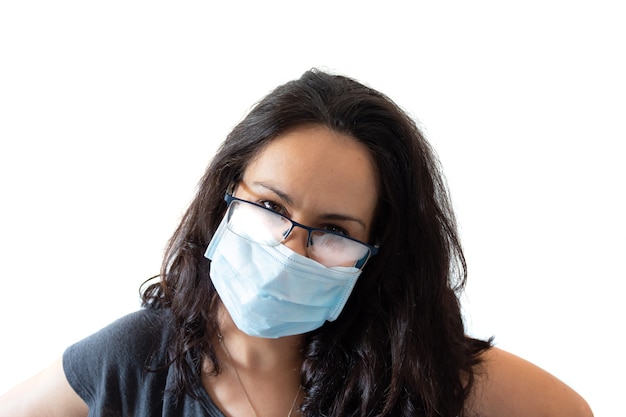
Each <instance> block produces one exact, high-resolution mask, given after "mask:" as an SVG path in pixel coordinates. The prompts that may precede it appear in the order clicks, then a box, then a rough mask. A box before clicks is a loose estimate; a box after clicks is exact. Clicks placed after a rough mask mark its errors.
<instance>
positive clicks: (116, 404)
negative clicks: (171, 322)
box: [63, 309, 224, 417]
mask: <svg viewBox="0 0 626 417" xmlns="http://www.w3.org/2000/svg"><path fill="white" fill-rule="evenodd" d="M169 314H170V313H169V310H166V309H159V310H152V309H142V310H139V311H137V312H135V313H132V314H129V315H128V316H126V317H123V318H121V319H119V320H117V321H115V322H114V323H112V324H110V325H109V326H107V327H105V328H104V329H102V330H100V331H99V332H97V333H95V334H93V335H91V336H89V337H87V338H86V339H84V340H82V341H80V342H78V343H76V344H74V345H72V346H70V347H69V348H67V350H66V351H65V353H64V354H63V369H64V371H65V376H66V377H67V380H68V381H69V383H70V385H71V386H72V388H73V389H74V390H75V391H76V393H77V394H78V395H79V396H80V397H81V398H82V399H83V400H84V401H85V402H86V403H87V405H88V406H89V416H93V417H95V416H98V417H117V416H120V417H121V416H123V417H130V416H133V417H140V416H163V417H174V416H175V417H192V416H193V417H197V416H207V417H224V414H222V412H221V411H220V410H219V409H218V408H217V407H216V406H215V404H214V403H213V401H212V400H211V398H210V397H209V395H208V393H207V392H206V390H205V389H204V387H203V386H202V383H201V380H200V378H198V380H197V381H196V382H195V385H194V387H193V389H194V391H195V392H196V393H197V396H198V399H194V398H192V397H191V396H189V395H184V396H180V397H178V398H175V396H174V393H173V390H172V386H173V378H172V375H171V372H170V368H169V367H168V366H167V355H166V349H167V341H168V333H169V332H168V326H167V322H168V317H169ZM176 400H178V401H176Z"/></svg>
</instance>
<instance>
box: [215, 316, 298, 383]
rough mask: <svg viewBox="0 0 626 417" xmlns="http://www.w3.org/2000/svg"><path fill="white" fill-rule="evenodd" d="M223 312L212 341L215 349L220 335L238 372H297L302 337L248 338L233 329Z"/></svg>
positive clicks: (231, 322) (233, 325)
mask: <svg viewBox="0 0 626 417" xmlns="http://www.w3.org/2000/svg"><path fill="white" fill-rule="evenodd" d="M222 310H223V311H222V314H221V316H222V319H221V320H220V334H219V335H216V337H215V338H214V346H217V343H219V340H218V338H219V337H220V336H221V337H222V340H223V343H224V345H225V346H226V347H227V349H228V352H229V353H230V356H231V358H230V359H231V360H232V362H233V364H235V365H236V366H237V367H238V368H239V369H240V370H243V371H248V372H253V373H266V372H271V373H275V372H281V370H282V372H293V371H294V370H298V371H299V369H300V366H301V365H302V351H301V347H302V340H303V336H301V335H297V336H288V337H281V338H278V339H268V338H261V337H254V336H249V335H247V334H245V333H243V332H242V331H241V330H239V329H238V328H237V326H235V324H234V322H233V321H232V319H231V318H230V316H229V315H228V313H226V312H225V311H224V309H223V307H222ZM221 359H223V358H221ZM282 372H281V373H282ZM298 373H299V372H298Z"/></svg>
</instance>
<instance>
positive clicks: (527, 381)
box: [466, 348, 593, 417]
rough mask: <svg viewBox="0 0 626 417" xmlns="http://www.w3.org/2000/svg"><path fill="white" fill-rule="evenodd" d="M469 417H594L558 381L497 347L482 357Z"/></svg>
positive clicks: (566, 387) (572, 391)
mask: <svg viewBox="0 0 626 417" xmlns="http://www.w3.org/2000/svg"><path fill="white" fill-rule="evenodd" d="M481 359H482V362H481V364H480V365H479V366H478V368H477V369H476V374H475V378H476V379H475V383H474V386H473V389H472V393H471V395H470V398H469V401H468V405H467V407H466V412H467V414H468V415H469V416H476V415H480V416H484V417H490V416H503V415H506V416H511V417H526V416H528V417H530V416H532V417H542V416H545V417H565V416H567V417H592V416H593V413H592V412H591V409H590V408H589V405H588V404H587V402H586V401H585V400H584V399H583V398H582V397H581V396H580V395H578V394H577V393H576V392H575V391H574V390H572V389H571V388H570V387H568V386H567V385H566V384H564V383H563V382H561V381H560V380H559V379H557V378H556V377H554V376H553V375H551V374H549V373H548V372H546V371H544V370H543V369H541V368H539V367H537V366H535V365H533V364H532V363H530V362H528V361H526V360H524V359H522V358H519V357H517V356H515V355H513V354H511V353H508V352H505V351H503V350H501V349H498V348H490V349H489V350H486V351H485V352H483V353H482V354H481Z"/></svg>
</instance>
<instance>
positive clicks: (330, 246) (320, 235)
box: [309, 230, 370, 267]
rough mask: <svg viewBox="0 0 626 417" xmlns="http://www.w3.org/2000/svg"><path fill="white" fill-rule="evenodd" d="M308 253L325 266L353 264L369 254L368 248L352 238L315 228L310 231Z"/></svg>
mask: <svg viewBox="0 0 626 417" xmlns="http://www.w3.org/2000/svg"><path fill="white" fill-rule="evenodd" d="M309 254H310V256H311V257H312V258H314V259H316V260H317V261H318V262H319V263H321V264H322V265H324V266H327V267H331V266H354V265H355V264H357V263H359V261H362V260H363V261H364V260H365V259H366V258H367V256H369V254H370V249H369V248H368V247H367V246H365V245H364V244H362V243H359V242H357V241H354V240H352V239H348V238H346V237H343V236H340V235H336V234H333V233H325V232H324V231H322V230H315V231H313V232H312V233H311V245H310V246H309Z"/></svg>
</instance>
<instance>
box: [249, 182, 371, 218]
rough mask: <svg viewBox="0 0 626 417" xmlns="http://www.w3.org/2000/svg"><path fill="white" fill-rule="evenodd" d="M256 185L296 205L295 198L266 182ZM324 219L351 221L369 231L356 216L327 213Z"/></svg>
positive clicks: (323, 216)
mask: <svg viewBox="0 0 626 417" xmlns="http://www.w3.org/2000/svg"><path fill="white" fill-rule="evenodd" d="M253 184H254V185H258V186H261V187H263V188H266V189H268V190H270V191H271V192H273V193H274V194H276V195H277V196H278V197H279V198H280V199H281V200H283V201H284V202H285V203H287V204H289V205H291V206H293V205H294V201H293V198H291V197H290V196H289V194H287V193H285V192H284V191H281V190H279V189H278V188H276V187H274V186H272V185H270V184H267V183H265V182H254V183H253ZM321 218H322V219H324V220H342V221H350V222H355V223H358V224H359V225H360V226H361V227H362V228H363V229H367V226H366V225H365V222H364V221H363V220H361V219H359V218H358V217H354V216H349V215H347V214H341V213H326V214H324V215H322V216H321Z"/></svg>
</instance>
